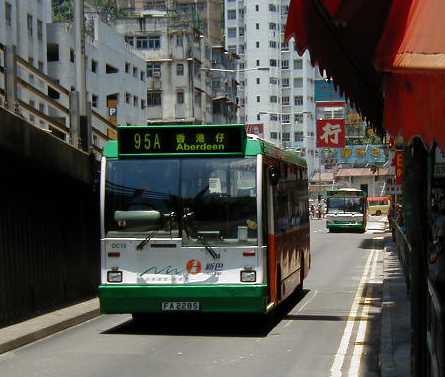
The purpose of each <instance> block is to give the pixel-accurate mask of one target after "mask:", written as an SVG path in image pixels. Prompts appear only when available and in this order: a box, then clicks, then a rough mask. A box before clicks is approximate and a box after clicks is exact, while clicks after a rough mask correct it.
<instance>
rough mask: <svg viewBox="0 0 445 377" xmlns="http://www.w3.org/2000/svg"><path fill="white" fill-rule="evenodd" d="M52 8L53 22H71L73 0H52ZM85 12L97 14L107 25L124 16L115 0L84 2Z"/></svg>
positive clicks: (90, 0)
mask: <svg viewBox="0 0 445 377" xmlns="http://www.w3.org/2000/svg"><path fill="white" fill-rule="evenodd" d="M52 7H53V18H54V21H55V22H71V21H72V20H73V15H74V0H52ZM87 12H94V13H97V14H98V15H99V16H100V19H101V21H102V22H105V23H108V24H109V23H112V22H113V21H114V20H115V19H116V18H120V17H124V16H125V15H126V14H125V12H124V11H123V10H122V9H121V8H120V7H119V4H118V2H117V1H116V0H85V13H87Z"/></svg>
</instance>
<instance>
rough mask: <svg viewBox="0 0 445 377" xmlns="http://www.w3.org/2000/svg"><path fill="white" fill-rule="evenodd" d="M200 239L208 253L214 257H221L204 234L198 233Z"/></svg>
mask: <svg viewBox="0 0 445 377" xmlns="http://www.w3.org/2000/svg"><path fill="white" fill-rule="evenodd" d="M197 239H198V241H199V242H201V244H202V245H203V246H204V247H205V249H206V250H207V251H208V253H209V254H210V255H211V256H212V257H213V259H219V257H220V255H219V254H218V253H217V252H216V251H215V249H213V248H212V247H211V246H210V245H209V244H208V242H207V239H206V238H205V236H203V235H198V238H197Z"/></svg>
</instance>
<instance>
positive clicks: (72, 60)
mask: <svg viewBox="0 0 445 377" xmlns="http://www.w3.org/2000/svg"><path fill="white" fill-rule="evenodd" d="M75 59H76V56H75V55H74V50H73V49H72V48H70V62H71V63H74V60H75Z"/></svg>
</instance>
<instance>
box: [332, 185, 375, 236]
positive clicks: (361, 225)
mask: <svg viewBox="0 0 445 377" xmlns="http://www.w3.org/2000/svg"><path fill="white" fill-rule="evenodd" d="M326 204H327V206H326V207H327V210H326V216H325V217H326V227H327V228H328V230H330V231H331V230H358V231H361V232H364V231H365V230H366V224H367V219H368V206H367V200H366V192H364V191H363V190H359V189H354V188H341V189H338V190H332V191H328V192H327V203H326Z"/></svg>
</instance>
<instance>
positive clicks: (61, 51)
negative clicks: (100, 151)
mask: <svg viewBox="0 0 445 377" xmlns="http://www.w3.org/2000/svg"><path fill="white" fill-rule="evenodd" d="M86 29H87V30H88V32H87V38H86V46H85V54H86V80H87V97H88V101H89V102H90V103H91V108H92V110H93V111H95V112H96V113H98V114H99V115H101V116H102V117H104V118H106V119H107V120H109V121H110V122H111V123H113V124H115V125H118V124H145V121H146V117H147V98H146V89H147V78H146V72H145V61H144V59H143V57H142V56H140V55H138V54H137V52H136V51H135V50H134V49H133V48H131V46H128V45H127V44H126V43H125V41H124V39H123V37H122V36H121V35H120V34H118V33H117V32H116V31H115V30H114V29H113V28H111V27H110V26H108V25H106V24H104V23H102V22H101V21H99V19H98V17H97V16H95V15H89V16H88V20H87V22H86ZM47 33H48V74H49V76H50V77H52V78H54V79H55V80H56V81H57V82H58V83H59V84H60V85H62V86H63V87H65V88H67V89H70V90H71V91H73V90H75V89H76V71H75V66H74V62H75V40H74V30H73V27H72V24H70V23H53V24H48V29H47ZM52 111H53V110H52ZM54 112H55V111H54ZM55 113H56V112H55ZM55 113H54V114H52V115H53V116H56V114H55ZM92 125H93V127H94V128H96V129H98V130H99V131H100V132H101V133H102V134H104V135H107V136H108V137H113V136H114V135H109V134H108V133H109V132H110V131H109V128H108V127H106V125H105V124H104V123H103V122H100V121H99V120H98V119H97V117H92ZM104 141H105V139H104V138H103V140H98V137H97V135H94V134H93V144H94V145H96V146H97V147H99V148H100V147H101V146H102V143H103V142H104Z"/></svg>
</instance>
